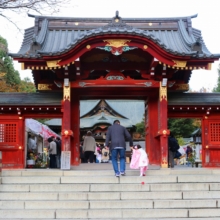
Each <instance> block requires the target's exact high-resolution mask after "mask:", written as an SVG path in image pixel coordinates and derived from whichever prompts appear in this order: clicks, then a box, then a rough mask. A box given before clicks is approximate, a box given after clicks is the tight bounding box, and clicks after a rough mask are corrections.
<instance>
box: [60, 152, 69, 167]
mask: <svg viewBox="0 0 220 220" xmlns="http://www.w3.org/2000/svg"><path fill="white" fill-rule="evenodd" d="M70 157H71V152H70V151H62V153H61V170H70Z"/></svg>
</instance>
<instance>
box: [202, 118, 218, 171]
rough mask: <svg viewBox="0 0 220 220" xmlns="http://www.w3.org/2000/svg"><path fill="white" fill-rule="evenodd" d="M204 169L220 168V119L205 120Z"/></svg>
mask: <svg viewBox="0 0 220 220" xmlns="http://www.w3.org/2000/svg"><path fill="white" fill-rule="evenodd" d="M202 148H203V150H202V152H203V154H202V161H203V167H220V117H219V116H211V117H207V116H206V117H204V118H203V134H202Z"/></svg>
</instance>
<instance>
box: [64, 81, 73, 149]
mask: <svg viewBox="0 0 220 220" xmlns="http://www.w3.org/2000/svg"><path fill="white" fill-rule="evenodd" d="M70 94H71V87H70V85H69V86H65V85H64V88H63V101H62V111H63V118H62V151H70V150H71V148H70V146H71V136H72V131H71V115H70V113H71V96H70Z"/></svg>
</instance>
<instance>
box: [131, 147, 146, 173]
mask: <svg viewBox="0 0 220 220" xmlns="http://www.w3.org/2000/svg"><path fill="white" fill-rule="evenodd" d="M148 164H149V159H148V156H147V153H146V152H145V150H144V149H142V147H141V146H140V145H135V146H134V147H133V149H132V158H131V163H130V168H131V169H138V168H139V169H140V176H146V170H147V168H148Z"/></svg>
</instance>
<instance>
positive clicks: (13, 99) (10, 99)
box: [0, 92, 220, 118]
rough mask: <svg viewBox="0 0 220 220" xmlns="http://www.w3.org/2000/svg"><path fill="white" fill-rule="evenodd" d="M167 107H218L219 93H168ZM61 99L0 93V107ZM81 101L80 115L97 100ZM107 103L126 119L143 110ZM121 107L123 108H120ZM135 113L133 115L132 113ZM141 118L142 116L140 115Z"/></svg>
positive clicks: (118, 102) (56, 95) (125, 103)
mask: <svg viewBox="0 0 220 220" xmlns="http://www.w3.org/2000/svg"><path fill="white" fill-rule="evenodd" d="M167 96H168V105H170V106H171V105H179V106H180V105H182V106H184V105H193V106H195V105H201V106H207V105H219V103H220V93H175V92H170V93H168V95H167ZM62 98H63V95H62V93H46V92H40V93H39V92H36V93H7V92H1V93H0V107H1V106H9V105H10V106H24V105H27V106H28V105H29V106H31V105H36V106H37V105H51V106H61V100H62ZM90 101H91V100H88V101H86V102H84V101H82V103H80V108H81V109H82V111H81V114H80V115H83V114H85V113H86V112H88V111H89V110H90V109H91V108H92V107H94V106H95V105H96V103H97V102H98V100H95V101H94V102H92V101H91V102H90ZM107 102H108V103H110V105H111V106H112V108H114V109H115V110H116V111H118V112H119V113H121V114H123V115H124V116H126V117H127V118H129V117H130V115H131V114H137V115H140V112H139V111H138V110H137V109H139V108H143V104H142V103H141V102H140V104H138V102H135V100H132V101H129V100H123V101H122V100H107ZM122 106H123V107H122ZM134 112H135V113H134ZM141 117H143V115H141Z"/></svg>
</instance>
